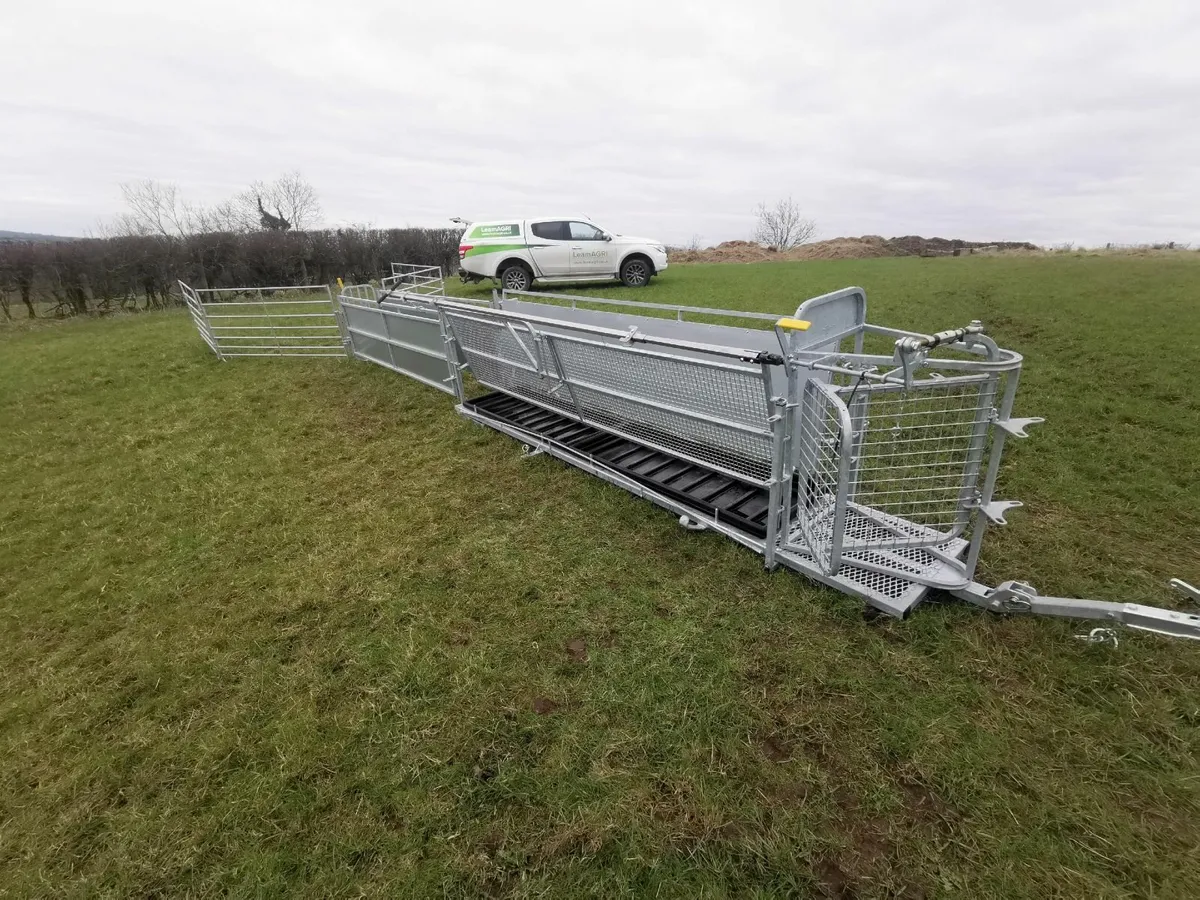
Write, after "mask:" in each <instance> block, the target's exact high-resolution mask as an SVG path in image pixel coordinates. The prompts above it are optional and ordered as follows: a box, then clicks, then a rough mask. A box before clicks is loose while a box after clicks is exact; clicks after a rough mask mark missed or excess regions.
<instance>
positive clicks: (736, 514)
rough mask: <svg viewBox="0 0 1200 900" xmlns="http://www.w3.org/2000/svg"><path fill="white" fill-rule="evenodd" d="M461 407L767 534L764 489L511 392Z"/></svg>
mask: <svg viewBox="0 0 1200 900" xmlns="http://www.w3.org/2000/svg"><path fill="white" fill-rule="evenodd" d="M464 405H465V406H468V407H470V408H471V409H473V410H474V411H475V412H476V413H478V414H480V415H482V416H485V417H486V418H490V419H495V420H497V421H499V422H504V423H506V424H508V425H513V426H515V427H517V428H520V429H522V430H523V431H528V432H530V433H532V434H536V435H538V436H539V437H544V438H549V439H550V440H553V441H555V442H557V443H559V444H562V445H564V446H566V447H568V448H569V449H571V450H572V451H574V452H575V453H578V454H580V455H581V456H586V457H588V458H590V459H592V460H594V461H595V462H598V463H601V464H602V465H605V466H607V467H609V468H610V469H616V470H617V471H619V472H621V473H622V474H623V475H626V476H628V477H629V478H632V479H634V480H636V481H639V482H641V483H642V484H644V485H646V486H647V487H651V488H654V490H656V491H659V492H660V493H663V494H666V495H667V496H669V497H672V498H673V499H675V500H678V501H679V502H680V503H683V504H685V505H687V506H690V507H691V508H692V509H695V510H696V511H697V512H702V513H705V514H706V515H710V516H713V517H714V518H716V519H718V520H720V521H722V522H728V523H729V524H731V525H734V526H736V527H738V528H740V529H742V530H743V531H745V532H747V533H749V534H752V535H754V536H756V537H764V536H765V535H766V533H767V490H766V488H763V487H760V486H758V485H754V484H749V483H747V482H745V481H741V480H739V479H736V478H732V477H730V476H728V475H725V474H723V473H719V472H714V471H712V470H711V469H706V468H704V467H703V466H699V465H696V464H695V463H693V462H689V461H687V460H683V459H679V458H678V457H676V456H672V455H671V454H669V453H663V452H662V451H661V450H656V449H653V448H651V447H646V446H645V445H643V444H639V443H637V442H635V441H631V440H628V439H627V438H623V437H618V436H616V435H613V434H609V433H608V432H607V431H601V430H600V429H599V428H593V427H592V426H591V425H584V424H583V423H581V422H578V421H576V420H575V419H570V418H567V417H566V416H563V415H559V414H558V413H555V412H551V411H549V410H547V409H544V408H542V407H540V406H538V405H536V404H534V403H530V402H528V401H527V400H522V399H520V398H518V397H513V396H511V395H509V394H503V393H500V392H495V393H491V394H487V395H485V396H483V397H479V398H478V399H476V400H468V401H467V402H466V403H465V404H464Z"/></svg>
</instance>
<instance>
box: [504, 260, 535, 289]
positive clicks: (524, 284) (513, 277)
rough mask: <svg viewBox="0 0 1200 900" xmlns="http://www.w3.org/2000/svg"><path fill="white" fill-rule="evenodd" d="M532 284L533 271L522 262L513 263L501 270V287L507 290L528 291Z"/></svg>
mask: <svg viewBox="0 0 1200 900" xmlns="http://www.w3.org/2000/svg"><path fill="white" fill-rule="evenodd" d="M532 286H533V273H532V272H530V271H529V269H528V268H526V267H525V266H524V265H522V264H521V263H512V264H511V265H508V266H505V267H504V269H503V270H502V271H501V272H500V287H502V288H504V289H505V290H506V291H527V290H529V288H530V287H532Z"/></svg>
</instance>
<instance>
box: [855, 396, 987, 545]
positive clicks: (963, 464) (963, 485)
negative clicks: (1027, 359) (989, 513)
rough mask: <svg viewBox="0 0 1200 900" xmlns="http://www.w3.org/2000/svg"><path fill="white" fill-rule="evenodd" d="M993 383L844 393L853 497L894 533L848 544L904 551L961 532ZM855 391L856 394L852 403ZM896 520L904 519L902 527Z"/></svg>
mask: <svg viewBox="0 0 1200 900" xmlns="http://www.w3.org/2000/svg"><path fill="white" fill-rule="evenodd" d="M993 391H994V380H993V379H991V378H986V377H985V378H980V379H978V380H976V381H973V382H970V383H966V384H963V383H951V384H948V385H939V384H937V383H936V382H932V383H930V382H924V383H921V384H919V385H915V386H914V387H913V388H912V389H909V390H895V389H890V388H889V389H883V390H880V389H878V387H877V386H871V387H870V388H860V389H859V390H858V391H857V392H856V391H855V389H854V388H843V389H841V390H840V394H841V396H842V397H843V398H844V399H847V400H849V403H850V413H851V417H852V421H853V423H854V430H855V433H856V440H855V468H854V475H853V478H852V479H851V483H850V485H849V499H850V500H851V502H852V503H853V504H855V505H857V506H858V507H860V508H861V509H863V510H864V511H868V510H870V511H874V512H876V513H882V514H884V516H886V517H892V519H891V520H889V519H888V518H884V517H877V518H879V520H880V521H882V522H883V523H884V524H885V525H890V526H891V528H884V529H881V530H882V531H883V532H884V534H878V535H877V534H872V535H867V536H864V537H862V538H859V536H858V535H852V536H851V537H853V538H855V540H852V541H848V542H847V547H849V546H850V545H852V544H859V545H860V546H885V545H890V546H903V545H905V544H907V545H919V544H930V543H937V542H939V541H944V540H946V539H948V538H950V537H953V536H956V535H957V534H959V533H961V532H962V530H963V529H964V528H965V526H966V524H967V522H968V520H969V516H970V509H969V508H968V507H967V505H966V501H968V500H970V499H971V498H973V497H974V495H975V492H976V488H977V484H978V480H979V465H978V462H979V456H980V454H981V453H982V449H983V447H982V444H983V441H984V440H985V439H986V436H987V435H986V430H987V419H986V418H983V417H984V416H986V414H987V413H988V411H989V410H990V406H991V400H992V396H993ZM851 394H856V396H855V398H854V399H850V395H851ZM895 520H899V521H898V522H897V521H895Z"/></svg>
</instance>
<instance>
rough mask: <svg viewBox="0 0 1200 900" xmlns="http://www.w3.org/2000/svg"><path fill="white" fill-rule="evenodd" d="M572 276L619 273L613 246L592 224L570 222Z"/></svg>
mask: <svg viewBox="0 0 1200 900" xmlns="http://www.w3.org/2000/svg"><path fill="white" fill-rule="evenodd" d="M567 228H568V232H569V234H570V236H571V274H572V275H611V274H613V273H614V272H616V271H617V263H616V260H615V259H614V258H613V251H612V244H610V243H609V242H608V241H606V240H605V239H604V237H605V235H604V232H603V231H601V230H600V229H599V228H597V227H596V226H595V225H593V224H591V223H590V222H568V223H567Z"/></svg>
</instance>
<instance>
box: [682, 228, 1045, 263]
mask: <svg viewBox="0 0 1200 900" xmlns="http://www.w3.org/2000/svg"><path fill="white" fill-rule="evenodd" d="M1037 249H1038V248H1037V247H1036V246H1035V245H1034V244H1030V243H1028V242H1025V241H991V242H988V241H963V240H958V239H951V238H940V237H932V238H924V237H919V236H918V235H912V234H910V235H905V236H904V237H896V238H885V237H882V236H881V235H878V234H866V235H863V236H862V237H838V238H830V239H829V240H827V241H814V242H813V243H811V244H801V245H800V246H799V247H793V248H792V249H791V250H787V251H785V252H783V253H780V252H778V251H776V250H774V249H772V248H770V247H764V246H762V245H761V244H756V243H754V242H753V241H725V243H723V244H718V245H717V246H715V247H706V248H705V249H703V250H682V249H673V250H672V251H671V262H681V263H688V262H732V263H753V262H767V261H770V260H796V259H876V258H879V257H885V256H952V255H955V253H956V252H957V253H958V254H969V253H973V252H975V251H977V250H983V251H1000V250H1037Z"/></svg>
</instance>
